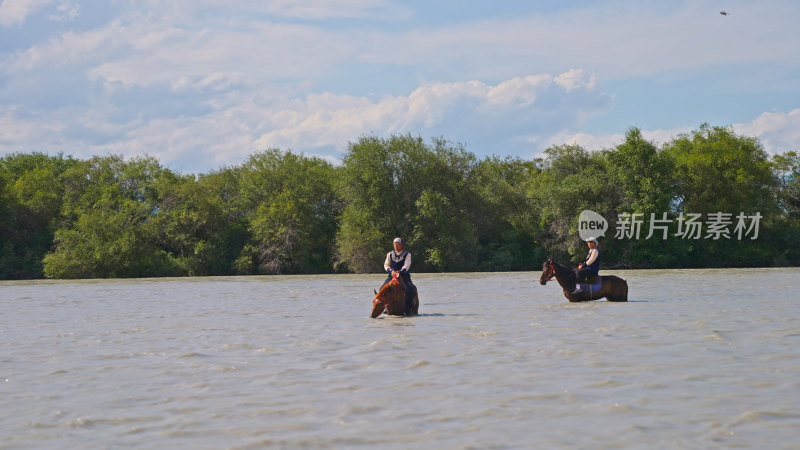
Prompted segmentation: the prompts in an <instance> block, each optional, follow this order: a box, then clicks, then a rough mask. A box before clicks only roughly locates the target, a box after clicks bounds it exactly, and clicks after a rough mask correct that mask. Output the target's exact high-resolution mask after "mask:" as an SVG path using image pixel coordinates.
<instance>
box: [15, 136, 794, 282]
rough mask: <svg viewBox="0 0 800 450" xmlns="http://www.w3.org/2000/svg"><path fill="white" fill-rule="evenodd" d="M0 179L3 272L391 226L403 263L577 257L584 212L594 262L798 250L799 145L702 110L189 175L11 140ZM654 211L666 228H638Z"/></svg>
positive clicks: (535, 262)
mask: <svg viewBox="0 0 800 450" xmlns="http://www.w3.org/2000/svg"><path fill="white" fill-rule="evenodd" d="M0 189H1V191H0V233H1V235H2V241H1V242H0V248H1V249H2V254H0V278H2V279H28V278H42V277H47V278H96V277H149V276H190V275H191V276H200V275H233V274H296V273H332V272H359V273H363V272H378V271H381V270H382V263H383V259H384V255H385V254H386V252H387V251H388V250H389V249H390V248H391V241H392V239H393V238H394V237H395V236H402V237H403V238H404V239H405V240H406V242H407V248H408V249H409V250H411V251H412V253H413V259H414V263H413V270H414V271H417V272H420V271H510V270H537V269H538V268H540V267H541V264H542V262H543V260H544V259H545V258H546V257H547V256H553V257H555V258H557V259H560V260H561V261H563V262H571V263H573V264H574V263H576V262H577V261H580V260H581V259H582V258H583V256H584V254H585V252H586V247H585V244H583V242H582V241H581V239H580V237H579V235H578V226H579V225H578V216H579V215H580V213H581V211H583V210H592V211H594V212H597V213H599V214H601V215H602V216H603V217H604V218H607V219H608V222H609V224H608V230H607V231H606V233H605V236H604V237H602V238H601V239H600V248H601V250H602V251H603V268H604V269H608V268H614V267H634V268H675V267H742V266H782V265H799V264H800V252H798V249H800V156H799V155H798V154H797V152H787V153H784V154H780V155H774V156H770V155H768V154H767V153H766V152H765V151H764V148H763V146H762V145H761V143H760V142H759V141H758V140H757V139H755V138H751V137H746V136H739V135H736V134H735V133H734V132H733V131H732V130H731V129H729V128H723V127H712V126H709V125H708V124H703V125H702V126H700V127H699V129H697V130H694V131H692V132H690V133H687V134H683V135H680V136H678V137H677V138H675V139H673V140H672V141H670V142H668V143H665V144H663V145H662V146H660V147H659V146H657V145H656V144H654V143H653V142H651V141H648V140H646V139H644V138H643V137H642V134H641V131H640V130H639V129H637V128H631V129H629V130H628V131H627V133H626V135H625V140H624V142H622V143H621V144H619V145H617V146H615V147H613V148H609V149H606V150H602V151H596V152H589V151H587V150H586V149H584V148H582V147H580V146H578V145H559V146H552V147H550V148H548V149H547V150H546V151H545V152H544V155H543V157H541V158H536V159H532V160H524V159H520V158H512V157H505V158H502V157H498V156H493V157H487V158H482V159H479V158H477V157H476V156H475V155H474V154H472V153H470V152H469V151H467V150H466V149H465V147H464V146H463V145H462V144H457V143H453V142H450V141H447V140H445V139H442V138H439V139H432V140H430V141H425V140H423V139H422V138H420V137H418V136H412V135H395V136H391V137H388V138H381V137H375V136H363V137H361V138H359V139H358V140H357V141H355V142H352V143H350V144H349V146H348V149H347V151H346V152H345V154H344V157H343V160H342V163H341V164H338V165H333V164H330V163H328V162H326V161H325V160H322V159H320V158H316V157H309V156H304V155H302V154H296V153H293V152H291V151H281V150H278V149H272V150H267V151H263V152H259V153H256V154H253V155H251V156H250V157H249V158H248V159H247V160H246V161H245V162H244V163H242V164H241V165H237V166H230V167H223V168H220V169H218V170H215V171H211V172H209V173H206V174H199V175H186V174H181V173H177V172H174V171H172V170H170V169H168V168H165V167H163V166H162V165H161V164H160V163H159V162H158V161H157V160H156V159H154V158H151V157H138V158H132V159H129V160H125V159H124V158H122V157H121V156H116V155H108V156H96V157H93V158H90V159H86V160H80V159H75V158H73V157H70V156H64V155H63V154H59V155H55V156H52V155H46V154H42V153H19V154H12V155H8V156H5V157H3V158H2V159H0ZM717 213H725V214H729V216H725V217H726V218H728V219H730V220H729V222H732V223H731V224H730V230H729V231H730V232H729V233H727V234H724V235H720V234H719V233H717V235H716V238H714V237H713V236H711V235H702V236H699V237H698V236H695V237H687V236H686V235H685V234H684V235H683V236H680V227H681V226H683V225H684V222H683V219H684V218H685V217H689V215H692V214H693V215H695V216H696V217H700V218H702V219H701V220H705V219H707V218H709V217H712V216H713V215H714V214H717ZM756 213H758V215H759V219H760V220H759V222H758V224H757V225H758V227H759V228H758V235H757V239H752V237H753V235H754V233H753V231H754V230H753V229H752V227H751V229H750V230H749V232H750V235H749V236H747V235H745V237H744V238H741V230H739V231H740V232H739V236H738V237H737V236H736V234H735V233H733V231H734V225H736V223H735V222H736V216H737V215H740V216H741V215H746V216H747V217H748V218H750V225H753V224H752V222H753V220H752V218H753V217H755V214H756ZM651 214H652V216H651ZM652 217H657V218H658V219H660V222H659V223H662V224H667V225H664V227H668V238H664V237H663V236H662V234H661V233H657V234H656V235H655V236H654V237H651V238H649V239H646V238H645V234H647V233H646V228H647V225H648V224H647V221H648V220H650V219H651V218H652ZM629 218H641V219H642V222H644V223H643V225H642V226H643V228H644V231H645V232H643V233H642V234H641V236H637V237H633V235H632V234H631V233H628V234H626V230H627V231H630V223H628V224H627V225H626V223H625V221H626V220H629ZM664 219H666V220H664ZM634 222H635V221H634ZM615 234H616V236H615Z"/></svg>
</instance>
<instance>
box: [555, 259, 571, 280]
mask: <svg viewBox="0 0 800 450" xmlns="http://www.w3.org/2000/svg"><path fill="white" fill-rule="evenodd" d="M550 261H551V262H552V263H553V266H555V267H556V271H557V272H559V274H558V275H559V276H560V277H565V278H566V277H571V278H573V279H574V278H577V277H576V276H575V272H574V271H573V270H572V269H571V268H569V267H567V266H565V265H563V264H560V263H558V262H557V261H556V260H554V259H551V260H550Z"/></svg>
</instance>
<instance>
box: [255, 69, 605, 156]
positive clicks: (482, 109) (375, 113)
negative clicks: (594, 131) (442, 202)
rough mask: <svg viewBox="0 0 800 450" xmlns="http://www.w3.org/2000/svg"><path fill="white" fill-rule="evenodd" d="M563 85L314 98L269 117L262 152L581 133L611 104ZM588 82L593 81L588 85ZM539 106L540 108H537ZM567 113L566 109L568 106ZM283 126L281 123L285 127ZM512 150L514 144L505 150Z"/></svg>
mask: <svg viewBox="0 0 800 450" xmlns="http://www.w3.org/2000/svg"><path fill="white" fill-rule="evenodd" d="M555 78H557V77H552V76H550V75H546V74H542V75H535V76H528V77H523V78H514V79H511V80H506V81H503V82H501V83H498V84H497V85H494V86H492V85H489V84H486V83H483V82H480V81H466V82H456V83H434V84H429V85H424V86H421V87H419V88H417V89H416V90H414V91H413V92H411V93H410V94H409V95H408V96H387V97H384V98H382V99H381V100H379V101H376V102H373V101H370V100H367V99H365V98H360V97H350V96H341V95H339V96H335V95H331V94H326V95H322V96H317V95H312V96H309V97H308V98H307V99H306V100H305V102H299V103H295V104H294V105H293V106H292V107H290V108H289V109H288V110H279V111H275V112H274V113H273V114H270V117H272V118H274V119H272V120H271V121H272V122H274V123H276V124H277V123H280V127H277V128H274V129H271V130H269V131H268V132H266V133H264V134H263V135H262V136H261V137H260V138H259V139H258V140H257V141H256V144H257V145H258V146H260V147H292V148H315V147H326V146H328V147H338V148H343V147H344V145H345V144H346V143H347V141H348V140H353V139H355V138H356V137H358V136H359V135H361V134H364V133H377V134H387V133H406V132H411V133H423V134H429V133H430V134H436V133H437V132H439V131H442V132H443V133H444V134H446V136H447V137H448V138H449V139H453V140H457V141H460V142H470V141H471V140H472V139H478V140H480V139H486V138H494V139H496V140H497V143H498V144H502V143H504V142H505V141H508V137H509V136H510V137H512V139H511V140H514V137H515V136H519V135H520V134H525V133H531V132H541V131H542V130H543V129H544V127H543V124H542V121H545V124H546V125H548V126H549V125H553V124H555V125H556V126H557V127H560V128H572V127H574V126H576V125H577V124H578V122H579V120H581V118H582V117H584V116H586V115H591V114H597V113H599V112H602V111H603V110H604V109H605V108H606V107H607V105H608V100H609V97H608V96H607V95H605V94H603V93H602V92H599V91H597V90H595V89H593V88H592V87H590V85H591V83H590V82H588V81H587V82H585V83H583V86H584V89H583V90H582V91H578V90H576V89H577V82H576V86H575V87H571V88H565V87H564V86H563V85H561V84H558V83H556V82H554V79H555ZM586 79H587V80H590V79H591V77H586ZM537 99H538V100H537ZM565 105H566V106H565ZM278 118H279V119H280V120H279V119H278ZM505 143H508V142H505Z"/></svg>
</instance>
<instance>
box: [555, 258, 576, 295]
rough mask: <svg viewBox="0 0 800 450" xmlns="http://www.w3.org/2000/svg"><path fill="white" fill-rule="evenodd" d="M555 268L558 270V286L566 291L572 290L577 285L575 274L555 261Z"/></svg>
mask: <svg viewBox="0 0 800 450" xmlns="http://www.w3.org/2000/svg"><path fill="white" fill-rule="evenodd" d="M553 267H554V268H555V269H556V270H555V272H556V280H557V281H558V284H560V285H561V287H563V288H564V289H572V288H573V287H574V285H575V272H573V271H572V270H570V268H568V267H564V266H562V265H561V264H559V263H557V262H555V261H553Z"/></svg>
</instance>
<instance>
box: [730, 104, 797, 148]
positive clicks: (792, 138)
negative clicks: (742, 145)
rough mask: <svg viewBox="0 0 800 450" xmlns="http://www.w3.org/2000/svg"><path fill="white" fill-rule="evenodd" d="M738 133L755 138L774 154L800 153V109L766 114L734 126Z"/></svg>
mask: <svg viewBox="0 0 800 450" xmlns="http://www.w3.org/2000/svg"><path fill="white" fill-rule="evenodd" d="M733 129H734V131H735V132H736V133H738V134H741V135H744V136H755V137H757V138H758V140H759V141H760V142H761V144H762V145H764V149H765V150H766V151H767V152H769V153H772V154H776V153H784V152H787V151H790V150H795V151H800V109H794V110H792V111H789V112H788V113H785V112H782V111H778V112H765V113H763V114H761V115H760V116H758V117H757V118H756V119H754V120H752V121H750V122H746V123H738V124H735V125H733Z"/></svg>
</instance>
